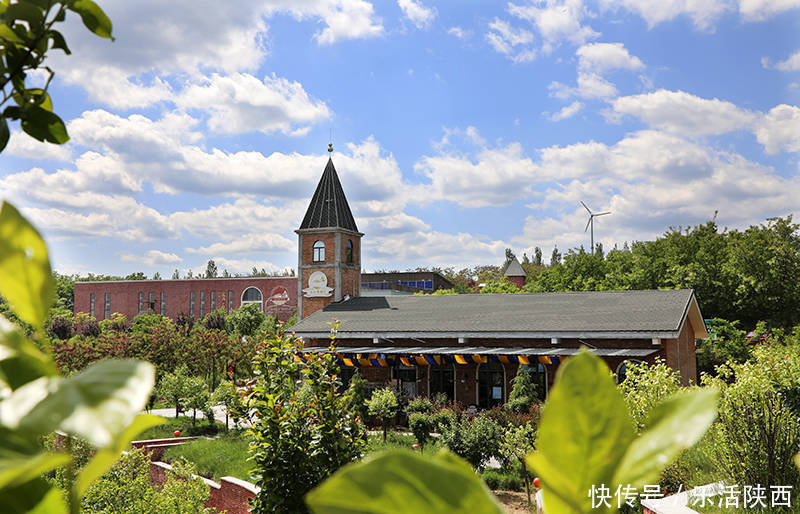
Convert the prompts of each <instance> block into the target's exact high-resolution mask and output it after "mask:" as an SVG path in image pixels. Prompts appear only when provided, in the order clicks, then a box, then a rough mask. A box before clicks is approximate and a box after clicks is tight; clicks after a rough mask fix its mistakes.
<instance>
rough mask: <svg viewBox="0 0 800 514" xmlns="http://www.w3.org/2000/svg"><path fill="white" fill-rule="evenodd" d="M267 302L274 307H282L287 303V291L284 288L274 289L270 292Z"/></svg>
mask: <svg viewBox="0 0 800 514" xmlns="http://www.w3.org/2000/svg"><path fill="white" fill-rule="evenodd" d="M269 301H270V302H272V303H274V304H275V305H283V304H284V303H286V302H288V301H289V291H287V290H286V288H285V287H276V288H275V289H273V290H272V295H271V296H270V297H269Z"/></svg>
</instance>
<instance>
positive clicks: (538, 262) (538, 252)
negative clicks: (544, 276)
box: [533, 246, 544, 266]
mask: <svg viewBox="0 0 800 514" xmlns="http://www.w3.org/2000/svg"><path fill="white" fill-rule="evenodd" d="M533 264H534V266H544V262H543V261H542V249H541V248H539V247H538V246H537V247H536V248H534V249H533Z"/></svg>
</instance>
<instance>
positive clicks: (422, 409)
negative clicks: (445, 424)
mask: <svg viewBox="0 0 800 514" xmlns="http://www.w3.org/2000/svg"><path fill="white" fill-rule="evenodd" d="M415 412H419V413H422V414H430V413H432V412H433V404H432V403H431V401H430V400H429V399H427V398H426V397H424V396H417V397H416V398H414V399H413V400H411V401H410V402H408V406H407V407H406V414H408V415H409V416H411V414H413V413H415Z"/></svg>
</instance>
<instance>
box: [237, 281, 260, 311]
mask: <svg viewBox="0 0 800 514" xmlns="http://www.w3.org/2000/svg"><path fill="white" fill-rule="evenodd" d="M263 298H264V297H263V296H262V295H261V291H259V290H258V288H257V287H253V286H250V287H248V288H247V289H245V290H244V292H243V293H242V307H244V306H245V305H247V304H249V303H257V304H258V307H259V309H261V302H262V300H263Z"/></svg>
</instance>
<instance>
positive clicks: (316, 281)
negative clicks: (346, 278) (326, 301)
mask: <svg viewBox="0 0 800 514" xmlns="http://www.w3.org/2000/svg"><path fill="white" fill-rule="evenodd" d="M331 291H333V288H331V287H328V277H326V276H325V273H323V272H321V271H315V272H314V273H312V274H311V276H310V277H308V287H307V288H305V289H303V295H304V296H305V297H306V298H311V297H314V296H330V295H331Z"/></svg>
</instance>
